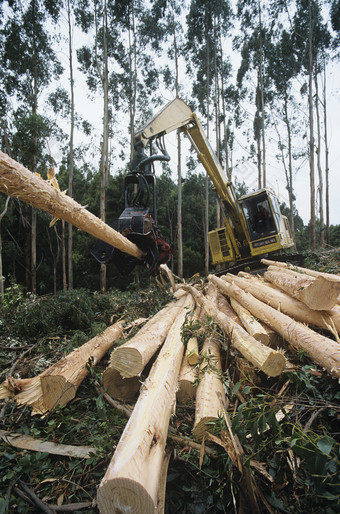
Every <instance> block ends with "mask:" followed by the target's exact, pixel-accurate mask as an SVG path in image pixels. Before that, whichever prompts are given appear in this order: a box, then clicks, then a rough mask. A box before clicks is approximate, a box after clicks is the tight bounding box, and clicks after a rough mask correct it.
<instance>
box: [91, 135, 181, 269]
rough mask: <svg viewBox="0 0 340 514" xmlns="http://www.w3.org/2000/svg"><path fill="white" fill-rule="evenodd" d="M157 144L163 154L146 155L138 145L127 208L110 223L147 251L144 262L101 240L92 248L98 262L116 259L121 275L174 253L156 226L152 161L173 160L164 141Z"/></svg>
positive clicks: (126, 182) (127, 188) (126, 183)
mask: <svg viewBox="0 0 340 514" xmlns="http://www.w3.org/2000/svg"><path fill="white" fill-rule="evenodd" d="M157 147H158V148H159V150H160V151H161V154H156V155H150V156H147V154H146V153H145V151H144V146H143V145H141V144H138V143H137V144H136V145H135V156H134V159H133V160H132V162H131V169H132V171H131V172H130V173H128V174H127V175H126V177H125V179H124V205H125V208H124V211H123V212H122V214H121V215H120V216H119V218H118V219H117V220H114V221H111V222H109V223H108V225H110V226H111V227H112V228H114V229H115V230H117V232H120V233H121V234H122V235H124V236H125V237H126V238H127V239H129V240H130V241H132V242H133V243H135V244H136V245H137V246H138V247H139V248H140V249H141V250H142V251H143V252H144V253H145V257H144V259H143V261H140V260H138V259H136V258H134V257H131V256H129V255H127V254H125V253H123V252H121V251H120V250H118V249H117V248H114V247H113V246H110V245H109V244H108V243H105V242H104V241H100V240H98V241H97V242H96V244H95V246H94V247H93V248H92V251H91V253H92V255H93V257H94V258H95V259H96V260H97V261H98V262H99V263H101V264H108V263H110V262H113V263H114V264H115V266H116V267H117V269H118V271H119V272H120V273H121V274H122V275H128V274H129V273H131V271H132V270H133V269H134V267H135V266H136V265H137V264H141V263H142V264H144V265H145V266H146V267H147V268H148V269H149V270H150V271H154V270H156V269H157V267H158V265H159V264H162V263H166V262H168V261H169V260H170V259H171V256H172V253H173V246H172V245H171V244H170V243H168V242H167V241H166V240H165V239H163V238H161V237H160V234H159V230H158V227H157V184H156V177H155V174H154V169H153V163H154V162H155V161H168V160H170V156H169V155H168V153H167V151H166V149H165V147H164V144H163V142H162V141H158V142H157Z"/></svg>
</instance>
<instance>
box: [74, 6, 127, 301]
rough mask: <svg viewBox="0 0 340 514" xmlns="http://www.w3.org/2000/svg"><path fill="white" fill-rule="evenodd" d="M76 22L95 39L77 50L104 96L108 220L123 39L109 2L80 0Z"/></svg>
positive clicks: (82, 65) (103, 184)
mask: <svg viewBox="0 0 340 514" xmlns="http://www.w3.org/2000/svg"><path fill="white" fill-rule="evenodd" d="M75 17H76V21H77V23H78V24H79V26H80V27H81V28H82V30H83V31H84V32H85V33H90V34H91V36H92V42H91V45H87V46H83V47H81V48H80V49H78V50H77V56H78V61H79V63H80V69H81V70H82V71H83V72H84V73H85V75H86V81H87V85H88V87H89V89H90V91H91V92H92V93H95V92H97V91H98V90H100V91H101V92H102V94H103V118H102V123H103V131H102V141H101V152H100V177H101V183H100V218H101V219H102V220H103V221H106V189H107V186H108V180H109V123H110V105H109V80H110V71H109V66H110V63H109V60H110V57H112V56H113V55H114V53H115V51H116V42H117V40H118V38H119V33H118V31H117V30H109V28H108V4H107V0H103V1H97V0H94V1H93V2H90V3H89V2H87V1H85V0H80V1H79V2H78V4H77V5H76V6H75ZM100 289H101V291H102V292H105V291H106V266H105V265H104V264H101V267H100Z"/></svg>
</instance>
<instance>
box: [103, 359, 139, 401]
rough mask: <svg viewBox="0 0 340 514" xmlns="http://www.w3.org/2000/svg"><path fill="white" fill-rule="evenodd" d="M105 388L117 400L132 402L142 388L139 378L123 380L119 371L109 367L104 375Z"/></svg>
mask: <svg viewBox="0 0 340 514" xmlns="http://www.w3.org/2000/svg"><path fill="white" fill-rule="evenodd" d="M103 387H104V389H106V390H107V392H108V394H109V395H110V396H112V398H115V399H116V400H121V401H125V402H130V401H132V400H134V399H135V398H136V395H137V393H138V391H139V388H140V380H139V377H131V378H123V377H122V376H121V374H120V373H119V371H118V370H117V369H115V368H112V367H111V366H109V367H108V368H106V370H105V371H104V373H103Z"/></svg>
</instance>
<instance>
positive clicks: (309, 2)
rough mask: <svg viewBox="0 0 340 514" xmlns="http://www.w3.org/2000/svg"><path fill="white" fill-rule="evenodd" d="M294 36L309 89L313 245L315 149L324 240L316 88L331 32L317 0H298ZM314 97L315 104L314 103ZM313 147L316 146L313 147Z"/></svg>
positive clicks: (313, 228)
mask: <svg viewBox="0 0 340 514" xmlns="http://www.w3.org/2000/svg"><path fill="white" fill-rule="evenodd" d="M292 33H293V37H294V45H295V51H296V54H297V58H298V62H299V63H300V71H301V73H302V74H303V75H304V76H306V77H307V84H306V90H307V91H308V122H309V141H308V150H309V177H310V217H311V218H310V226H311V248H312V250H314V249H315V247H316V193H315V151H316V152H317V158H318V160H317V165H318V172H319V195H318V196H319V214H320V229H321V234H322V236H321V243H322V241H323V231H324V221H323V201H324V200H323V178H322V170H321V163H320V160H319V159H320V152H321V148H320V146H321V145H320V140H321V138H320V130H321V129H320V123H319V114H318V109H319V97H318V94H316V93H318V91H314V90H315V86H316V85H317V80H318V75H319V73H320V72H321V70H322V58H324V57H325V55H326V54H327V51H328V49H329V47H330V34H329V31H328V28H327V25H326V23H325V22H324V20H323V16H322V9H321V5H320V4H319V1H318V0H298V1H297V3H296V12H295V15H294V18H293V32H292ZM313 82H314V88H313ZM314 96H315V104H314ZM314 105H315V106H316V112H317V134H318V136H317V145H315V135H314V131H315V128H314ZM315 146H316V148H315Z"/></svg>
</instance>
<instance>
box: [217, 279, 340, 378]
mask: <svg viewBox="0 0 340 514" xmlns="http://www.w3.org/2000/svg"><path fill="white" fill-rule="evenodd" d="M212 280H213V282H214V283H216V285H217V286H218V287H219V288H220V289H221V291H222V292H223V293H224V294H227V295H228V296H231V297H233V298H235V299H236V300H238V301H239V302H240V303H241V304H242V305H243V306H244V307H245V308H246V309H248V310H249V311H250V312H251V313H252V314H253V315H254V316H256V317H257V318H259V319H260V320H262V321H263V322H264V323H266V324H267V325H269V326H270V327H271V328H272V329H273V330H276V332H278V333H279V334H280V335H281V336H282V337H283V338H284V339H285V340H286V341H288V342H289V343H290V344H291V345H292V346H294V348H296V349H297V350H303V351H304V352H306V353H307V354H308V355H309V356H310V358H311V359H312V360H313V361H314V362H315V363H317V364H318V365H319V366H321V367H322V368H323V369H325V370H326V371H327V372H328V373H329V374H330V375H332V376H334V377H336V378H340V345H339V343H337V342H335V341H333V340H332V339H329V338H327V337H325V336H322V335H320V334H318V333H316V332H314V331H313V330H311V329H310V328H308V327H306V326H304V325H302V324H300V323H298V322H296V321H294V320H293V319H292V318H290V317H289V316H287V315H286V314H283V313H282V312H279V311H277V310H276V309H273V307H270V306H269V305H267V304H265V303H263V302H261V301H259V300H257V299H256V298H255V297H254V296H252V295H251V294H250V293H246V292H245V291H243V290H242V289H240V288H239V287H238V286H237V285H236V284H231V283H229V282H225V281H224V280H221V279H219V278H217V277H212Z"/></svg>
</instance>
